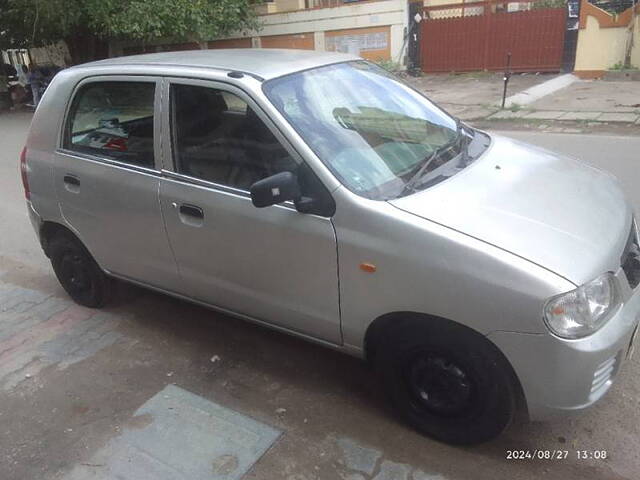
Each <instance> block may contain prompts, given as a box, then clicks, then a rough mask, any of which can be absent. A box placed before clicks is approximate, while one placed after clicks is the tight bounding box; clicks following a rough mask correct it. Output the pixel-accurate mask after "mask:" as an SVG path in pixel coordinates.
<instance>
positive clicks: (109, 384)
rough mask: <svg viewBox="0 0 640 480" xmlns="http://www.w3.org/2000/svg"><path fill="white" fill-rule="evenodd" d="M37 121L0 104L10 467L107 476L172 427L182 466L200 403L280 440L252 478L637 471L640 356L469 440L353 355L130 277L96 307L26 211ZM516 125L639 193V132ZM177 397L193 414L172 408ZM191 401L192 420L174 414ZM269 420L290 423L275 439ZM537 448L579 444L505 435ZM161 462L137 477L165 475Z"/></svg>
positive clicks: (223, 463) (565, 478)
mask: <svg viewBox="0 0 640 480" xmlns="http://www.w3.org/2000/svg"><path fill="white" fill-rule="evenodd" d="M28 121H29V116H28V115H26V114H11V115H3V116H0V146H1V151H0V226H1V232H2V233H1V234H0V432H2V436H0V478H2V479H3V480H26V479H36V478H37V479H57V478H63V479H80V478H82V479H86V478H102V477H100V475H101V472H102V471H104V469H105V468H107V467H109V468H127V467H126V465H127V462H126V461H125V460H126V459H125V460H123V455H126V452H128V451H129V449H130V445H131V444H132V442H133V443H135V442H142V443H139V444H136V445H138V447H139V448H143V447H142V446H141V445H143V444H144V445H146V444H145V443H144V442H152V443H153V442H156V444H155V445H156V447H158V445H157V443H158V442H157V439H158V438H160V437H159V435H160V434H164V435H166V438H167V439H171V441H172V442H173V443H172V445H176V444H177V445H178V447H177V448H173V449H171V450H170V451H167V452H166V455H167V457H170V458H171V459H172V461H174V465H183V466H185V465H190V464H191V465H193V462H195V461H199V460H198V459H200V458H201V456H202V455H204V456H205V457H206V455H207V450H206V448H205V447H204V446H203V443H202V442H200V443H198V442H196V440H195V439H197V438H204V439H208V440H207V441H209V440H210V441H212V442H215V439H213V440H212V439H211V438H210V437H207V436H203V435H205V433H206V432H204V429H205V423H206V422H203V424H202V430H203V431H198V427H199V424H198V422H196V421H194V418H196V417H197V415H200V414H202V412H205V413H206V412H214V413H215V412H218V413H216V414H215V415H219V416H224V417H225V418H227V420H226V423H224V422H223V423H224V425H226V426H225V427H224V428H223V429H222V431H225V432H229V431H232V430H233V428H237V427H238V425H239V423H242V422H245V423H244V424H245V425H249V426H250V427H249V426H247V427H246V428H245V429H244V430H233V432H235V433H233V435H235V436H234V437H233V438H235V439H236V441H237V442H239V443H242V444H244V446H245V447H247V444H246V442H245V439H247V438H248V439H254V440H256V441H257V440H260V439H263V440H264V439H267V440H268V442H273V443H272V444H271V447H270V448H269V449H268V450H267V451H266V453H265V454H264V455H263V456H262V457H261V458H260V459H259V460H258V461H257V463H255V465H254V466H253V467H252V468H251V469H250V470H249V472H248V473H247V474H246V477H245V478H249V479H265V480H275V479H280V478H285V479H288V480H303V479H309V480H311V479H331V480H333V479H351V480H362V479H372V478H375V479H377V480H381V479H385V478H387V479H388V478H394V479H402V480H404V479H406V480H411V479H413V480H420V479H431V480H435V479H439V480H445V479H446V480H467V479H474V480H483V479H487V480H489V479H491V480H495V479H503V478H504V479H532V478H537V477H542V478H545V479H562V480H570V479H594V480H595V479H598V480H599V479H605V478H606V479H610V480H614V479H618V480H620V479H635V478H637V471H639V470H640V457H639V452H640V449H639V448H638V447H639V446H640V431H639V430H640V427H639V426H640V413H639V411H640V408H639V407H640V404H639V399H640V380H639V375H638V372H639V368H640V366H639V364H638V360H637V357H636V359H635V360H634V361H633V362H631V363H629V364H627V365H626V367H625V369H624V370H623V372H622V373H621V377H620V379H619V380H620V381H619V382H618V383H617V385H616V386H615V387H614V388H613V390H612V392H610V394H609V395H608V396H607V397H606V398H605V400H604V401H603V402H602V403H601V404H600V405H599V407H598V408H596V409H594V410H592V411H590V412H588V413H586V414H584V415H581V416H579V417H576V418H574V419H561V420H558V421H557V422H553V423H546V424H532V425H525V426H515V427H514V428H512V429H511V430H510V431H509V432H507V433H506V434H505V435H504V436H503V437H502V438H500V439H499V440H497V441H495V442H494V443H491V444H488V445H483V446H480V447H476V448H465V449H461V448H453V447H449V446H446V445H443V444H440V443H437V442H434V441H431V440H429V439H426V438H423V437H421V436H419V435H417V434H416V433H414V432H412V431H410V430H408V429H407V428H405V427H404V426H403V425H401V424H400V423H398V422H397V420H396V419H395V418H394V416H393V414H392V413H391V412H390V411H389V408H388V406H387V404H386V402H385V400H384V398H383V397H382V395H381V393H380V391H379V389H378V386H377V383H376V380H375V378H374V376H373V374H372V373H371V372H370V371H369V370H368V369H367V368H366V367H365V366H364V365H363V364H361V363H360V362H358V361H356V360H354V359H351V358H348V357H346V356H343V355H340V354H337V353H334V352H331V351H328V350H325V349H322V348H319V347H316V346H313V345H309V344H307V343H304V342H302V341H299V340H296V339H293V338H290V337H287V336H285V335H281V334H277V333H274V332H271V331H268V330H265V329H262V328H258V327H255V326H251V325H248V324H246V323H243V322H240V321H237V320H233V319H230V318H227V317H225V316H222V315H219V314H216V313H212V312H210V311H208V310H205V309H203V308H199V307H196V306H193V305H189V304H187V303H184V302H180V301H177V300H173V299H171V298H167V297H164V296H161V295H156V294H153V293H150V292H146V291H142V290H139V289H137V288H133V287H125V288H123V289H122V291H121V293H120V296H119V297H120V298H119V300H118V301H117V302H116V304H115V305H112V306H110V307H109V308H107V309H105V310H102V311H99V312H96V311H93V310H89V309H84V308H80V307H77V306H75V305H73V304H72V303H71V302H70V301H69V300H68V299H67V297H66V295H65V294H64V292H63V291H62V290H61V288H60V287H59V286H58V284H57V282H56V281H55V279H54V277H53V274H52V273H51V271H50V268H49V266H48V264H47V262H46V259H45V258H44V256H43V254H42V252H41V251H40V250H39V247H38V245H37V244H36V241H35V238H34V235H33V233H32V232H31V227H30V225H29V224H28V221H27V218H26V213H25V208H24V199H23V193H22V188H21V186H20V184H19V177H18V170H17V156H18V153H19V150H20V148H21V146H22V144H23V142H24V137H25V133H26V128H27V125H28ZM512 135H513V136H514V137H518V138H521V139H523V140H526V141H530V142H532V143H537V144H540V145H542V146H545V147H548V148H552V149H557V150H560V151H564V152H566V153H570V154H575V155H577V156H578V157H580V158H582V159H584V160H585V161H587V162H590V163H594V164H596V165H599V166H601V167H603V168H606V169H608V170H611V171H612V172H614V173H615V174H617V175H618V176H619V177H620V178H621V181H622V182H623V185H624V186H625V188H626V190H627V192H628V193H629V195H630V197H631V198H633V200H634V202H635V204H636V206H637V207H638V206H640V192H639V191H638V189H637V185H638V184H640V168H638V162H640V158H638V153H637V152H639V151H640V138H638V137H628V138H622V137H607V136H575V135H552V134H536V133H521V132H518V133H514V134H512ZM568 214H570V212H568ZM170 384H175V385H176V386H178V387H180V388H179V389H176V388H175V387H171V386H168V385H170ZM185 390H186V392H185ZM167 392H169V393H167ZM187 392H191V393H192V394H195V395H197V396H193V395H191V394H190V393H187ZM175 399H183V400H180V402H179V406H180V407H179V408H178V406H176V405H174V406H173V407H172V406H170V405H172V404H171V402H172V401H174V400H175ZM203 402H204V403H203ZM210 402H215V403H216V404H217V405H214V403H210ZM220 406H222V407H227V408H229V409H232V410H234V411H235V412H238V413H239V414H242V415H246V416H249V417H251V418H252V419H254V420H257V421H258V424H256V422H254V421H253V420H251V419H247V418H246V417H244V416H242V419H244V420H242V419H237V418H236V417H235V416H233V415H231V414H229V413H228V411H227V410H225V409H221V408H220ZM174 407H175V408H176V411H177V412H183V411H185V412H187V413H175V414H174V413H170V412H173V410H172V409H173V408H174ZM163 412H164V413H163ZM214 413H207V415H208V416H207V418H208V421H212V419H216V418H218V417H215V415H214ZM182 414H184V415H187V414H188V415H190V417H189V418H191V421H190V422H186V421H185V422H184V423H182V422H177V423H176V422H175V418H178V419H180V418H182V417H180V416H179V415H182ZM163 415H164V416H163ZM171 415H174V416H173V417H172V416H171ZM175 415H178V416H177V417H175ZM234 418H235V419H236V420H230V419H234ZM172 419H173V420H172ZM172 422H173V423H172ZM252 422H253V423H252ZM263 424H267V425H269V426H271V427H274V428H275V429H276V430H277V431H280V432H282V433H281V434H280V436H279V438H278V439H277V440H274V439H275V438H277V435H278V434H277V432H276V433H274V432H275V431H274V430H273V429H270V428H269V427H264V425H263ZM154 425H156V427H154ZM215 425H220V423H215ZM153 428H156V430H153ZM181 428H183V429H187V428H191V429H193V430H189V431H186V430H184V431H180V429H181ZM171 429H173V430H171ZM176 429H178V430H176ZM153 432H156V433H153ZM158 432H159V433H158ZM252 432H253V433H252ZM256 432H258V433H256ZM260 432H262V433H260ZM265 432H266V433H265ZM150 433H151V434H150ZM230 435H231V434H230ZM243 435H244V436H243ZM251 435H253V436H251ZM214 437H215V435H214ZM267 440H265V441H267ZM252 441H253V440H252ZM261 441H262V440H261ZM127 442H129V443H127ZM268 444H269V443H267V444H262V443H261V444H260V445H261V447H260V448H262V450H260V449H257V450H255V451H254V454H255V452H256V451H259V452H262V451H264V448H266V446H265V445H267V446H268ZM180 446H182V448H180ZM263 447H264V448H263ZM212 448H213V447H212ZM216 448H217V450H215V451H216V452H219V451H222V450H220V449H221V448H222V447H221V446H220V445H217V446H216ZM536 448H537V449H562V450H569V457H568V458H567V459H566V460H556V461H513V460H506V459H505V455H506V451H507V450H512V449H536ZM576 450H590V451H592V450H605V451H606V452H607V459H606V460H599V461H595V460H577V459H576V453H575V451H576ZM114 452H116V453H114ZM117 452H120V453H117ZM189 455H191V456H189ZM198 455H200V456H198ZM256 455H258V454H256ZM127 458H128V457H127ZM145 458H147V460H145V461H149V462H152V460H153V459H150V457H149V456H148V455H147V457H145ZM256 458H257V457H256ZM192 460H193V461H192ZM254 460H255V459H254ZM167 461H168V460H167ZM211 461H212V464H211V468H212V469H213V471H212V472H225V471H232V470H234V469H236V470H235V471H239V470H238V469H239V468H244V466H245V465H246V464H247V462H248V460H247V459H246V458H245V457H242V458H241V459H240V460H238V459H237V458H235V457H232V456H229V455H222V456H219V457H216V458H215V459H212V460H211ZM190 462H191V463H190ZM234 462H235V463H234ZM238 462H239V463H238ZM249 463H250V462H249ZM123 465H124V466H123ZM145 465H146V464H145ZM149 465H151V463H150V464H149ZM184 468H187V467H184ZM194 468H195V467H194ZM194 471H195V470H194ZM150 472H151V470H147V471H146V474H145V473H142V474H140V476H139V477H138V478H140V479H142V478H154V475H153V474H152V473H150ZM173 475H175V476H173V477H171V478H181V477H180V476H179V475H178V474H177V473H176V471H173ZM163 478H168V477H165V476H162V475H156V476H155V479H163ZM190 478H196V477H194V476H191V477H190ZM212 478H215V477H212ZM228 478H236V477H231V476H230V477H228Z"/></svg>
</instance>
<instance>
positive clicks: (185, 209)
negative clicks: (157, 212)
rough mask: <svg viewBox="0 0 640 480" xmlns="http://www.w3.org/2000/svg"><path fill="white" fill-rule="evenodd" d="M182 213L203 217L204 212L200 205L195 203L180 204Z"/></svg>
mask: <svg viewBox="0 0 640 480" xmlns="http://www.w3.org/2000/svg"><path fill="white" fill-rule="evenodd" d="M180 213H181V214H182V215H188V216H189V217H193V218H198V219H203V218H204V212H203V211H202V209H201V208H200V207H196V206H195V205H186V204H185V205H180Z"/></svg>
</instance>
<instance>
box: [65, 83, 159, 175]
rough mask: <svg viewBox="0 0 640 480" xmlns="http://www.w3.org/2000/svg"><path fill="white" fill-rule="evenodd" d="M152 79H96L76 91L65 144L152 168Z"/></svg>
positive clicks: (78, 149) (76, 150)
mask: <svg viewBox="0 0 640 480" xmlns="http://www.w3.org/2000/svg"><path fill="white" fill-rule="evenodd" d="M154 93H155V83H152V82H95V83H89V84H87V85H84V86H83V87H81V88H80V90H79V91H78V93H76V96H75V98H74V99H73V104H72V105H71V110H70V114H69V118H68V124H67V129H66V135H65V139H64V148H65V149H67V150H72V151H75V152H80V153H88V154H91V155H97V156H100V157H106V158H109V159H112V160H117V161H119V162H125V163H130V164H132V165H138V166H141V167H148V168H154V157H153V103H154Z"/></svg>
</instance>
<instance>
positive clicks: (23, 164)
mask: <svg viewBox="0 0 640 480" xmlns="http://www.w3.org/2000/svg"><path fill="white" fill-rule="evenodd" d="M20 176H21V177H22V186H23V187H24V196H25V198H26V199H27V200H30V199H31V190H29V179H28V178H27V147H24V148H23V149H22V152H21V153H20Z"/></svg>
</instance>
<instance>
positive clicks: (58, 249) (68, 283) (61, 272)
mask: <svg viewBox="0 0 640 480" xmlns="http://www.w3.org/2000/svg"><path fill="white" fill-rule="evenodd" d="M48 254H49V257H50V258H51V265H52V266H53V271H54V272H55V274H56V277H57V278H58V281H59V282H60V285H62V288H64V289H65V291H66V292H67V293H68V294H69V296H70V297H71V298H72V299H73V300H74V301H75V302H76V303H79V304H80V305H84V306H85V307H92V308H98V307H101V306H103V305H104V304H105V303H106V301H107V300H108V298H109V296H110V293H111V280H110V279H109V278H108V277H107V276H106V275H105V273H104V272H103V271H102V270H101V269H100V267H99V266H98V264H97V263H96V262H95V260H94V259H93V257H92V256H91V255H90V254H89V252H88V251H87V250H86V248H85V247H84V246H83V245H82V244H81V243H80V241H78V240H77V239H76V238H75V237H73V236H72V235H71V234H66V233H59V234H58V235H56V236H55V237H54V238H53V239H52V240H51V241H50V242H49V246H48Z"/></svg>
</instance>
